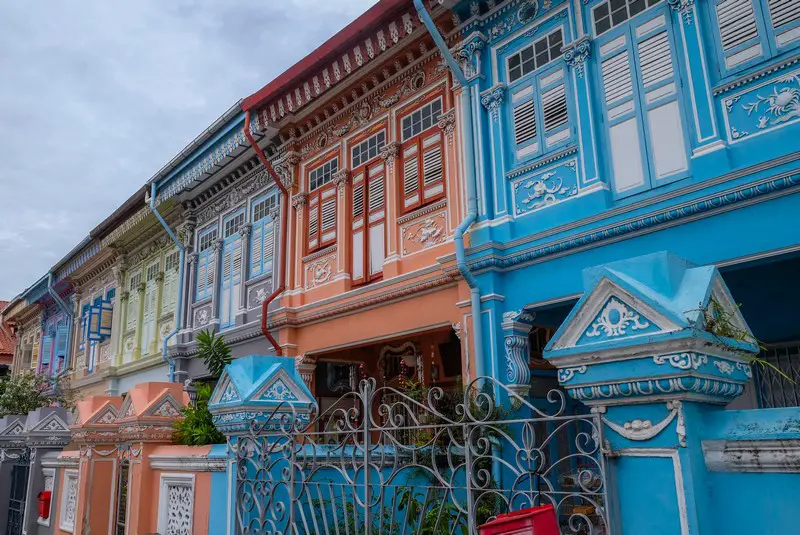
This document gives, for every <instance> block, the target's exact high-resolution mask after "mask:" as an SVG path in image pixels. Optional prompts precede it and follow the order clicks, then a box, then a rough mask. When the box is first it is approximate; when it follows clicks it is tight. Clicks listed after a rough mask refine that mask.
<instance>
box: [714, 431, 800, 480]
mask: <svg viewBox="0 0 800 535" xmlns="http://www.w3.org/2000/svg"><path fill="white" fill-rule="evenodd" d="M703 457H704V458H705V460H706V467H707V468H708V469H709V470H710V471H712V472H749V473H758V472H762V473H764V472H771V473H784V474H792V473H793V474H798V473H800V439H790V440H704V441H703Z"/></svg>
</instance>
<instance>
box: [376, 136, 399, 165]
mask: <svg viewBox="0 0 800 535" xmlns="http://www.w3.org/2000/svg"><path fill="white" fill-rule="evenodd" d="M399 154H400V143H398V142H397V141H392V142H391V143H387V144H386V145H384V147H383V149H381V152H380V155H379V156H380V158H381V160H383V162H384V163H385V164H386V166H387V167H388V168H389V170H390V171H391V170H392V168H393V167H394V161H395V159H397V156H398V155H399Z"/></svg>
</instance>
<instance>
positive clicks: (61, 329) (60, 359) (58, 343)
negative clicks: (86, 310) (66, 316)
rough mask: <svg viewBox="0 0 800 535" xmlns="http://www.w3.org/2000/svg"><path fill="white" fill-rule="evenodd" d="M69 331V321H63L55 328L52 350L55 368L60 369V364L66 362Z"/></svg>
mask: <svg viewBox="0 0 800 535" xmlns="http://www.w3.org/2000/svg"><path fill="white" fill-rule="evenodd" d="M68 331H69V323H67V322H65V323H63V324H61V325H59V326H58V327H57V328H56V339H55V342H54V344H53V346H54V347H55V352H54V358H55V361H54V364H55V365H56V369H60V368H61V366H62V365H63V364H64V363H66V360H67V336H68Z"/></svg>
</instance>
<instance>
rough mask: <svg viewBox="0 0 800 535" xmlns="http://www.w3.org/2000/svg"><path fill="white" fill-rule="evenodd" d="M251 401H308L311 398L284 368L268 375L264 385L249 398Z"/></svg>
mask: <svg viewBox="0 0 800 535" xmlns="http://www.w3.org/2000/svg"><path fill="white" fill-rule="evenodd" d="M250 399H251V400H252V401H272V402H275V403H281V402H284V401H291V402H294V403H310V402H311V399H310V398H309V397H308V395H306V393H305V392H304V389H303V388H300V386H299V385H298V384H297V382H296V381H295V380H294V378H292V377H290V376H289V374H288V373H286V371H285V370H283V369H279V370H277V372H276V373H274V374H272V375H270V376H269V377H268V379H267V381H266V382H265V383H264V385H263V386H262V387H261V388H259V389H258V390H257V391H256V393H255V394H254V395H253V396H252V397H251V398H250Z"/></svg>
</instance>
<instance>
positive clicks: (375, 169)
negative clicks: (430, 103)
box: [367, 134, 441, 278]
mask: <svg viewBox="0 0 800 535" xmlns="http://www.w3.org/2000/svg"><path fill="white" fill-rule="evenodd" d="M439 135H441V134H439ZM439 153H440V154H441V147H440V148H439ZM439 158H440V160H441V156H440V157H439ZM433 165H435V164H433ZM439 165H440V166H441V163H440V164H439ZM432 172H435V171H432ZM439 172H440V173H441V171H439ZM426 178H427V177H426ZM427 188H428V186H427V182H426V191H427ZM367 193H368V204H369V217H368V220H367V223H368V225H369V241H368V244H369V250H368V259H369V275H370V278H372V277H374V276H376V275H378V274H379V273H382V272H383V261H384V259H385V257H386V244H385V235H386V173H385V172H384V164H383V163H379V164H377V165H374V166H372V167H370V169H369V185H368V187H367Z"/></svg>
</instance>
